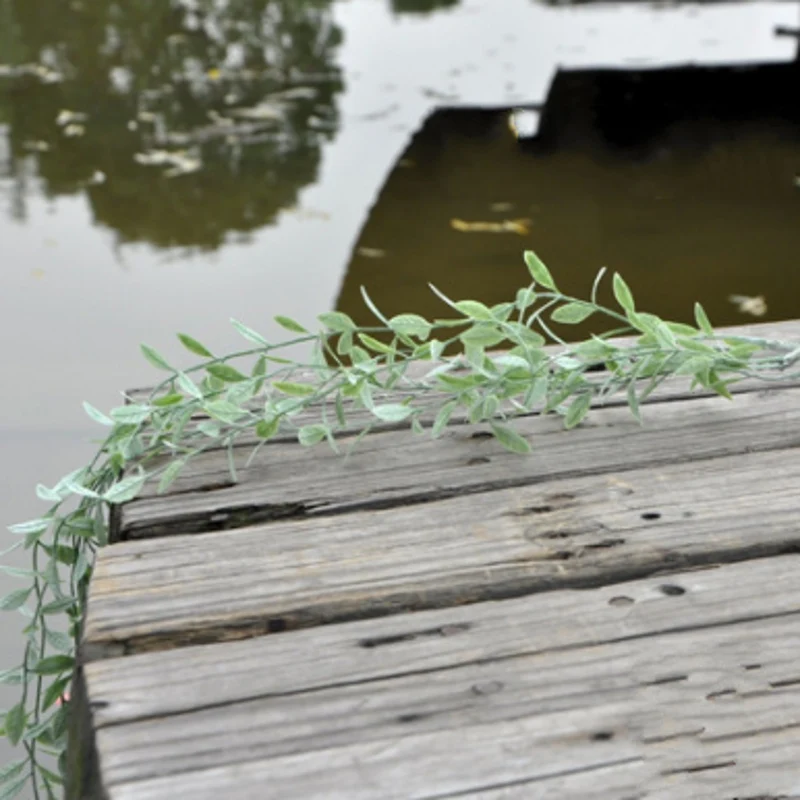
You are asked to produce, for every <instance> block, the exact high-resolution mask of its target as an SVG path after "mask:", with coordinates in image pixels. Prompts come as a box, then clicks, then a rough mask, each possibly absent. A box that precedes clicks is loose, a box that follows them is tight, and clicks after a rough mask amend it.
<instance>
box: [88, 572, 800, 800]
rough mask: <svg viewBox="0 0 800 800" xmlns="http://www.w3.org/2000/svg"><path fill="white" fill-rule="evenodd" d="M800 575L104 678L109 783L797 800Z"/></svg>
mask: <svg viewBox="0 0 800 800" xmlns="http://www.w3.org/2000/svg"><path fill="white" fill-rule="evenodd" d="M799 564H800V558H798V557H797V556H784V557H779V558H773V559H764V560H761V561H753V562H748V563H747V564H740V565H729V566H725V567H720V568H717V569H709V570H704V571H694V572H689V573H682V574H676V575H674V576H672V577H671V578H670V579H669V580H670V583H668V584H665V583H664V582H663V579H662V580H658V579H648V580H643V581H637V582H632V583H626V584H621V585H618V586H616V587H603V588H599V589H594V590H586V591H582V592H577V591H571V592H551V593H548V594H546V595H541V596H529V597H526V598H523V599H517V600H507V601H500V602H495V603H482V604H476V605H473V606H471V607H469V608H468V609H466V608H461V609H446V610H440V611H434V612H424V613H421V614H415V615H402V616H400V617H395V618H392V619H389V620H381V621H370V622H360V623H350V624H345V625H337V626H331V627H329V628H320V629H315V630H309V631H301V632H296V633H290V634H284V635H281V636H275V637H265V638H260V639H254V640H250V641H248V642H240V643H236V644H226V645H209V646H205V647H198V648H190V649H188V650H184V651H181V653H180V654H177V653H169V652H164V653H153V654H147V655H140V656H132V657H128V658H126V659H125V660H124V662H119V661H116V660H113V661H108V662H99V663H96V664H89V665H87V667H86V675H87V681H88V685H89V697H90V701H91V703H92V704H93V705H94V706H95V708H96V711H95V712H94V713H95V722H96V726H97V728H98V747H99V750H100V757H101V763H102V765H103V774H104V777H105V781H106V786H107V788H109V791H110V797H111V799H112V800H117V798H124V799H125V800H134V798H135V799H136V800H140V798H157V797H159V798H160V797H166V796H169V794H170V793H174V792H179V791H183V792H187V793H189V796H197V797H213V796H225V797H231V798H239V797H255V796H257V795H256V794H255V792H256V791H257V788H256V787H258V786H261V787H262V792H263V794H261V795H258V796H262V797H276V798H277V797H290V796H298V797H309V798H314V797H320V798H322V797H342V798H350V797H352V798H361V797H363V798H392V797H398V798H399V797H404V798H406V797H431V798H432V797H450V796H455V795H458V796H462V794H464V793H467V796H473V797H483V796H487V797H505V796H508V797H514V796H519V797H524V796H529V797H530V796H535V797H546V796H551V795H550V794H548V792H552V793H553V794H552V796H554V797H555V796H559V797H576V798H577V797H581V796H584V795H582V794H581V793H580V792H581V791H582V787H584V786H585V785H586V781H587V780H589V779H593V780H594V781H596V782H597V785H598V787H600V786H602V787H603V788H605V789H606V790H609V789H613V790H614V791H619V794H606V795H602V794H598V795H596V796H598V797H601V796H605V797H615V796H618V797H648V798H650V797H663V798H670V797H684V796H685V797H708V798H712V797H716V798H719V797H722V796H725V795H722V794H721V793H720V792H721V791H722V790H723V788H724V789H725V791H727V790H728V787H735V788H736V789H737V790H740V791H741V794H739V795H736V796H754V795H755V794H756V793H757V792H761V793H767V792H768V791H769V792H772V796H778V795H782V794H786V793H787V792H789V791H790V790H791V789H792V787H793V786H795V787H796V786H797V781H798V779H800V771H798V770H796V768H795V764H796V748H797V747H798V746H800V702H798V701H800V670H799V669H798V666H797V663H796V661H797V659H796V653H797V650H798V647H800V573H799V572H798V565H799ZM666 587H670V588H666ZM675 587H680V589H681V590H682V592H680V591H678V590H677V589H676V588H675ZM621 598H628V599H629V600H630V601H631V602H630V603H622V602H620V599H621ZM468 621H469V623H468ZM448 627H449V628H451V629H454V630H453V633H452V634H451V635H449V636H447V635H428V634H426V633H425V632H430V631H437V630H438V631H442V630H445V629H446V628H448ZM421 631H422V633H420V632H421ZM402 632H405V633H402ZM409 632H416V635H409ZM370 641H371V642H373V646H372V647H364V646H363V644H364V643H365V642H370ZM381 641H383V644H375V643H377V642H381ZM177 668H179V669H180V672H178V671H177ZM164 680H166V682H167V685H166V686H165V685H162V681H164ZM150 692H152V694H150ZM178 696H180V697H181V702H179V701H177V700H176V698H177V697H178ZM793 748H795V749H793ZM412 764H413V765H414V766H413V769H410V768H409V765H412ZM606 781H608V782H607V783H606ZM262 782H263V783H262ZM520 787H525V788H527V790H528V792H529V794H527V795H525V794H524V793H522V790H521V788H520ZM678 790H680V792H681V793H679V794H676V793H674V792H676V791H678ZM745 790H747V792H745ZM517 791H519V792H520V793H519V794H515V792H517ZM715 791H716V792H717V793H716V794H714V792H715ZM215 792H217V793H218V794H217V795H215V794H214V793H215ZM488 792H490V793H488ZM507 792H511V793H510V794H508V793H507ZM559 792H560V794H559ZM670 792H673V794H670ZM485 793H488V794H485ZM748 793H749V794H748ZM589 796H591V795H589Z"/></svg>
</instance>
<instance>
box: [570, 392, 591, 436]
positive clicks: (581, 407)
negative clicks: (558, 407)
mask: <svg viewBox="0 0 800 800" xmlns="http://www.w3.org/2000/svg"><path fill="white" fill-rule="evenodd" d="M591 406H592V396H591V394H589V392H584V393H583V394H579V395H578V396H577V397H576V398H575V399H574V400H573V401H572V402H571V403H570V404H569V408H567V413H566V414H565V415H564V427H565V428H567V429H569V428H574V427H575V426H576V425H578V424H579V423H580V422H581V420H583V418H584V417H585V416H586V415H587V414H588V413H589V409H590V408H591Z"/></svg>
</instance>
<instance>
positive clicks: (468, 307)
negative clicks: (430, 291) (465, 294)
mask: <svg viewBox="0 0 800 800" xmlns="http://www.w3.org/2000/svg"><path fill="white" fill-rule="evenodd" d="M453 306H454V307H455V308H456V309H458V311H460V312H461V313H462V314H463V315H464V316H465V317H469V318H470V319H479V320H484V321H486V322H493V321H494V315H493V314H492V312H491V309H489V308H488V306H485V305H484V304H483V303H479V302H478V301H477V300H459V302H457V303H453Z"/></svg>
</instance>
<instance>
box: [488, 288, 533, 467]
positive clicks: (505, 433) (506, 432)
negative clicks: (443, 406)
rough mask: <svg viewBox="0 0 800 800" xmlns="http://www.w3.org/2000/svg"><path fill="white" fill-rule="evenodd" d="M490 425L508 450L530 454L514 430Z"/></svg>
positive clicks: (527, 447) (495, 424) (497, 424)
mask: <svg viewBox="0 0 800 800" xmlns="http://www.w3.org/2000/svg"><path fill="white" fill-rule="evenodd" d="M543 285H544V284H543ZM489 424H490V426H491V428H492V433H493V434H494V436H495V439H497V441H498V442H500V444H501V445H503V447H505V448H506V450H510V451H511V452H512V453H520V454H523V455H524V454H526V453H530V451H531V446H530V444H529V443H528V441H527V439H523V437H522V436H520V435H519V434H518V433H517V432H516V431H515V430H514V429H513V428H509V427H508V426H507V425H501V424H500V423H499V422H490V423H489Z"/></svg>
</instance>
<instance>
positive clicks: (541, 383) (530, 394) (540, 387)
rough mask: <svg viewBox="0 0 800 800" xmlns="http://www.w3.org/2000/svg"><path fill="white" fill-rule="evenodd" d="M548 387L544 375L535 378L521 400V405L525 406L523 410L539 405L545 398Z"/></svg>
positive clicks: (548, 383)
mask: <svg viewBox="0 0 800 800" xmlns="http://www.w3.org/2000/svg"><path fill="white" fill-rule="evenodd" d="M549 385H550V382H549V381H548V379H547V377H545V376H544V375H542V376H540V377H538V378H535V379H534V380H533V381H532V382H531V384H530V386H529V387H528V389H527V391H526V392H525V396H524V398H523V400H522V404H523V405H524V406H525V408H527V409H528V410H531V409H533V407H534V406H536V405H538V404H539V403H541V402H542V401H543V400H544V399H545V397H547V389H548V387H549Z"/></svg>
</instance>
